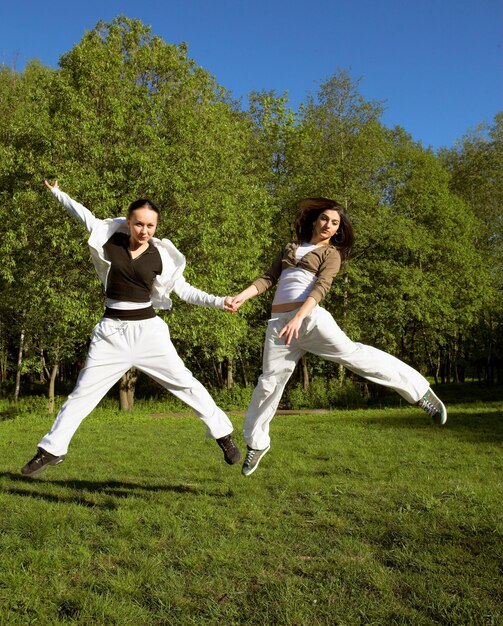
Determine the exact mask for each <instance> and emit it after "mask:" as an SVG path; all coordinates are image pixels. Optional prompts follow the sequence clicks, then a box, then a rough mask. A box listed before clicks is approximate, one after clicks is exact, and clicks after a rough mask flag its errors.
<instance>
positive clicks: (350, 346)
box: [244, 306, 430, 450]
mask: <svg viewBox="0 0 503 626" xmlns="http://www.w3.org/2000/svg"><path fill="white" fill-rule="evenodd" d="M295 313H296V311H292V312H288V313H279V314H273V315H274V317H272V318H271V319H270V320H269V322H268V325H267V333H266V338H265V344H264V357H263V364H262V375H261V376H260V378H259V379H258V383H257V386H256V387H255V390H254V392H253V395H252V399H251V402H250V406H249V407H248V410H247V412H246V417H245V424H244V438H245V441H246V443H247V444H248V445H249V446H250V448H254V449H256V450H263V449H264V448H267V446H268V445H269V444H270V441H271V440H270V437H269V426H270V423H271V420H272V418H273V417H274V414H275V412H276V409H277V408H278V404H279V401H280V400H281V396H282V395H283V390H284V389H285V385H286V383H287V382H288V379H289V378H290V376H291V375H292V373H293V371H294V369H295V366H296V364H297V362H298V360H299V359H300V358H301V357H302V356H303V355H304V354H305V353H306V352H311V353H312V354H317V355H318V356H321V357H323V358H324V359H328V360H329V361H334V362H335V363H340V364H342V365H344V366H345V367H347V368H348V369H350V370H351V371H352V372H354V373H355V374H358V375H359V376H363V378H366V379H367V380H370V381H372V382H374V383H379V384H380V385H384V386H386V387H391V388H392V389H394V390H395V391H397V392H398V393H399V394H400V395H401V396H402V397H403V398H405V400H407V402H410V403H411V404H412V403H416V402H417V401H418V400H420V399H421V398H422V397H423V395H424V394H425V393H426V391H427V390H428V388H429V386H430V385H429V383H428V381H427V380H426V378H424V376H421V374H420V373H419V372H416V370H415V369H413V368H412V367H410V366H409V365H407V364H406V363H404V362H403V361H400V360H399V359H397V358H396V357H394V356H391V355H390V354H387V353H386V352H383V351H382V350H378V349H377V348H373V347H371V346H366V345H364V344H361V343H355V342H353V341H351V339H349V337H348V336H347V335H346V334H345V333H344V332H343V331H342V330H341V329H340V328H339V326H338V325H337V323H336V321H335V320H334V318H333V317H332V316H331V315H330V313H329V312H328V311H326V310H325V309H322V308H321V307H319V306H317V307H315V308H314V309H313V311H312V312H311V314H310V315H309V316H308V317H306V318H305V319H304V321H303V322H302V326H301V328H300V330H299V338H298V339H292V341H291V343H290V345H289V346H287V345H285V338H284V337H282V338H281V339H278V333H279V331H280V330H281V329H282V328H283V327H284V326H285V324H286V323H287V322H288V321H289V320H290V319H291V318H292V317H293V316H294V315H295Z"/></svg>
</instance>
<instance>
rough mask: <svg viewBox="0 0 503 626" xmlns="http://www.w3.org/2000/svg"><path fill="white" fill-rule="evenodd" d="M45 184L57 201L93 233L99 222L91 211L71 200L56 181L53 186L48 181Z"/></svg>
mask: <svg viewBox="0 0 503 626" xmlns="http://www.w3.org/2000/svg"><path fill="white" fill-rule="evenodd" d="M44 184H45V186H46V187H47V189H49V191H50V192H51V193H52V194H53V196H54V197H55V198H56V199H57V200H59V202H61V204H62V205H63V206H64V207H65V209H66V210H67V211H68V213H70V215H71V216H72V217H75V218H76V219H78V220H79V222H82V223H83V224H84V226H85V227H86V228H87V230H88V231H89V232H91V231H92V229H93V228H94V225H95V224H96V221H97V218H96V217H94V215H93V214H92V213H91V211H90V210H89V209H86V207H85V206H83V205H82V204H80V203H79V202H76V201H75V200H73V199H72V198H70V196H69V195H68V194H67V193H65V192H64V191H61V189H60V188H59V184H58V181H57V180H55V181H54V184H53V185H51V183H49V182H48V181H47V180H45V181H44Z"/></svg>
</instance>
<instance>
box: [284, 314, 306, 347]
mask: <svg viewBox="0 0 503 626" xmlns="http://www.w3.org/2000/svg"><path fill="white" fill-rule="evenodd" d="M303 321H304V318H303V317H300V316H297V315H295V317H292V319H291V320H290V321H289V322H288V324H285V326H283V328H282V329H281V330H280V331H279V333H278V337H279V338H280V339H281V337H283V335H284V336H285V345H287V346H289V345H290V342H291V341H292V339H298V338H299V330H300V327H301V326H302V322H303Z"/></svg>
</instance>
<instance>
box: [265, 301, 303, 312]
mask: <svg viewBox="0 0 503 626" xmlns="http://www.w3.org/2000/svg"><path fill="white" fill-rule="evenodd" d="M303 304H304V303H303V302H285V304H275V305H273V306H272V308H271V311H272V312H273V313H288V311H295V309H300V307H301V306H302V305H303Z"/></svg>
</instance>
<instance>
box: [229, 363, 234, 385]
mask: <svg viewBox="0 0 503 626" xmlns="http://www.w3.org/2000/svg"><path fill="white" fill-rule="evenodd" d="M232 370H233V363H232V359H227V389H232V385H233V384H234V379H233V371H232Z"/></svg>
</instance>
